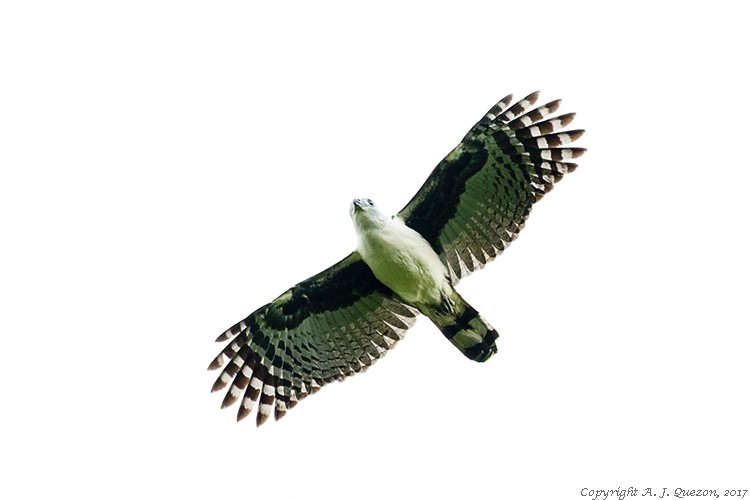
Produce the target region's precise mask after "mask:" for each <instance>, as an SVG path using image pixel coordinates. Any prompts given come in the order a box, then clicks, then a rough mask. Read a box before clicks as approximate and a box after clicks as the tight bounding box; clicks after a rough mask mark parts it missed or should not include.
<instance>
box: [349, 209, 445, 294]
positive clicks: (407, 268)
mask: <svg viewBox="0 0 750 500" xmlns="http://www.w3.org/2000/svg"><path fill="white" fill-rule="evenodd" d="M355 227H356V229H357V235H358V236H359V244H358V246H357V250H358V251H359V253H360V255H361V256H362V260H364V261H365V263H366V264H367V265H368V266H370V269H372V272H373V274H375V277H377V278H378V279H379V280H380V281H381V282H382V283H383V284H384V285H386V286H387V287H388V288H390V289H391V290H393V291H394V292H396V293H397V294H398V295H399V296H400V297H401V298H402V299H404V300H405V301H407V302H409V303H410V304H413V305H417V304H437V303H439V302H440V301H441V295H443V294H446V293H447V292H448V291H449V290H450V284H449V281H448V279H447V271H446V269H445V266H443V263H442V262H441V261H440V258H439V257H438V255H437V254H436V253H435V251H434V250H433V249H432V247H431V246H430V244H429V243H427V241H425V239H424V238H422V235H420V234H419V233H417V232H416V231H414V230H413V229H411V228H409V227H407V226H406V225H405V224H404V222H403V221H402V220H401V219H399V218H397V217H396V218H391V219H387V220H386V221H383V222H382V223H381V224H374V225H371V224H360V223H359V221H358V220H355Z"/></svg>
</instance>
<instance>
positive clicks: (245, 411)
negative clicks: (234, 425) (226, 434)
mask: <svg viewBox="0 0 750 500" xmlns="http://www.w3.org/2000/svg"><path fill="white" fill-rule="evenodd" d="M250 413H251V410H248V409H247V408H245V407H244V406H242V405H240V408H239V410H237V422H239V421H240V420H242V419H243V418H245V417H247V416H248V415H250Z"/></svg>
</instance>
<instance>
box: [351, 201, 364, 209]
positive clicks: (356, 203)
mask: <svg viewBox="0 0 750 500" xmlns="http://www.w3.org/2000/svg"><path fill="white" fill-rule="evenodd" d="M352 210H354V211H355V212H356V211H358V210H362V202H361V201H359V200H358V199H357V200H354V201H353V202H352Z"/></svg>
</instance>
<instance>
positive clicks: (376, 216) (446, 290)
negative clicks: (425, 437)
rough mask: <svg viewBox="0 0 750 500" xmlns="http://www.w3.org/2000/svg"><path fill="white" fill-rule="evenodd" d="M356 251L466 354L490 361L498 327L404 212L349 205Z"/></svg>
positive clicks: (364, 203)
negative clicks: (466, 295)
mask: <svg viewBox="0 0 750 500" xmlns="http://www.w3.org/2000/svg"><path fill="white" fill-rule="evenodd" d="M350 213H351V215H352V220H353V221H354V227H355V229H356V231H357V241H358V244H357V251H358V252H359V255H360V257H361V258H362V260H363V261H364V262H365V264H367V266H368V267H369V268H370V269H371V270H372V273H373V274H374V275H375V277H376V278H377V279H378V281H380V282H381V283H383V284H384V285H385V286H387V287H388V288H390V289H391V290H392V291H393V292H394V293H395V294H396V295H398V297H400V298H401V299H402V300H403V301H404V302H405V303H406V304H408V305H410V306H413V307H416V308H417V309H418V310H419V312H421V313H422V314H424V315H425V316H427V317H428V318H430V320H432V322H433V323H434V324H435V326H437V327H438V328H439V329H440V331H442V332H443V334H444V335H445V336H446V338H447V339H448V340H450V341H451V343H453V345H455V346H456V347H457V348H458V349H459V350H460V351H461V352H463V353H464V355H465V356H467V357H469V358H471V359H475V360H477V361H486V360H487V359H488V358H489V357H490V356H492V354H494V353H495V352H497V348H496V347H495V344H494V341H495V339H496V338H497V337H498V335H497V332H496V331H495V329H494V328H492V327H491V326H490V325H489V323H487V322H486V321H485V320H484V318H482V317H481V316H479V313H477V311H476V310H475V309H474V308H473V307H471V306H470V305H469V304H468V303H467V302H466V301H465V300H464V299H463V297H461V296H460V295H459V294H458V292H456V290H455V289H454V288H453V285H451V282H450V277H449V273H448V270H447V269H446V267H445V265H444V264H443V262H442V261H441V260H440V257H439V256H438V254H437V253H435V250H433V249H432V247H431V246H430V244H429V243H428V242H427V240H425V239H424V238H423V237H422V235H421V234H419V233H418V232H416V231H415V230H413V229H412V228H410V227H408V226H407V225H406V224H404V221H403V220H401V218H400V217H397V216H393V217H386V216H385V215H383V214H382V213H381V212H380V211H379V210H378V208H377V207H376V206H375V204H374V203H373V202H372V200H370V199H357V200H354V201H353V202H352V208H351V210H350Z"/></svg>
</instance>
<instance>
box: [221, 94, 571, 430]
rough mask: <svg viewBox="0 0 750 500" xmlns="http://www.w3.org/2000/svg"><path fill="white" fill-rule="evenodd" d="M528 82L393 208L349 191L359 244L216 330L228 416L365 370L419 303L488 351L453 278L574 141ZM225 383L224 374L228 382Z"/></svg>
mask: <svg viewBox="0 0 750 500" xmlns="http://www.w3.org/2000/svg"><path fill="white" fill-rule="evenodd" d="M537 97H538V93H537V92H535V93H533V94H530V95H528V96H526V97H525V98H524V99H522V100H520V101H518V102H517V103H515V104H513V105H512V106H511V105H510V103H511V99H512V98H511V96H507V97H506V98H505V99H503V100H501V101H500V102H498V103H497V104H496V105H495V106H494V107H492V109H490V110H489V111H488V112H487V113H486V114H485V115H484V116H483V117H482V119H481V120H480V121H479V122H478V123H477V124H476V125H474V127H472V129H471V130H470V131H469V133H468V134H466V136H465V137H464V138H463V140H462V141H461V142H460V143H459V144H458V146H456V147H455V148H454V149H453V150H452V151H451V152H450V153H449V154H448V155H447V156H446V157H445V158H444V159H443V160H442V161H441V162H440V163H439V164H438V165H437V167H435V169H434V170H433V171H432V173H431V174H430V176H429V177H428V178H427V181H426V182H425V183H424V185H423V186H422V187H421V188H420V189H419V191H418V192H417V194H416V195H415V196H414V197H413V198H412V199H411V201H409V203H408V204H407V205H406V206H405V207H404V208H403V209H402V210H401V211H400V212H399V213H398V214H396V215H394V216H393V217H387V216H385V215H383V214H382V213H381V212H380V211H379V210H378V209H377V208H376V207H375V205H374V204H373V203H372V201H371V200H369V199H358V200H354V202H353V204H352V207H351V215H352V219H353V221H354V225H355V229H356V232H357V236H358V244H357V249H356V250H355V251H354V252H352V253H350V254H349V255H348V256H347V257H345V258H344V259H342V260H341V261H339V262H338V263H336V264H334V265H333V266H331V267H330V268H328V269H326V270H324V271H322V272H320V273H318V274H317V275H315V276H312V277H311V278H308V279H306V280H304V281H302V282H300V283H298V284H297V285H295V286H293V287H292V288H290V289H288V290H287V291H285V292H284V293H282V294H281V295H279V296H278V297H277V298H276V299H274V300H273V301H271V302H269V303H268V304H266V305H264V306H262V307H260V308H259V309H257V310H256V311H254V312H253V313H251V314H250V315H249V316H247V317H246V318H245V319H243V320H242V321H240V322H239V323H236V324H235V325H234V326H232V327H231V328H229V329H228V330H226V331H225V332H224V333H222V334H221V335H219V337H218V338H217V339H216V340H217V341H221V342H224V341H230V342H229V343H228V344H227V345H226V346H225V347H224V349H222V351H221V352H220V353H219V355H218V356H216V357H215V358H214V360H213V361H212V362H211V364H210V365H209V369H217V368H220V367H222V366H223V367H224V368H223V370H222V371H221V373H220V374H219V376H218V378H217V379H216V382H215V383H214V386H213V389H212V390H214V391H217V390H220V389H224V388H225V387H227V386H229V388H228V389H227V392H226V395H225V397H224V400H223V401H222V407H226V406H229V405H231V404H233V403H235V402H236V401H241V404H240V408H239V410H238V412H237V418H238V420H239V419H242V418H244V417H246V416H247V415H249V414H250V413H251V411H252V410H253V408H255V407H256V405H257V408H258V411H257V417H256V422H257V424H258V425H260V424H262V423H263V422H265V421H266V420H267V419H268V417H269V416H270V415H271V412H272V411H273V412H274V415H275V417H276V418H277V419H279V418H281V417H282V416H283V415H285V414H286V412H287V411H288V410H289V409H290V408H292V407H294V406H295V405H296V404H297V403H298V402H299V401H300V400H301V399H303V398H305V397H307V396H308V395H309V394H312V393H314V392H316V391H317V390H318V389H319V388H320V387H321V386H323V385H324V384H327V383H329V382H331V381H333V380H343V379H344V378H345V377H347V376H349V375H352V374H354V373H358V372H360V371H363V370H365V369H366V368H368V367H369V366H370V365H372V364H373V363H374V362H375V361H376V360H377V359H379V358H380V357H382V356H383V355H384V354H385V353H386V352H388V350H390V349H391V348H392V347H393V346H394V345H395V344H396V343H397V342H398V341H399V340H400V339H401V338H403V335H404V333H405V332H406V330H407V329H408V328H409V327H411V326H412V325H413V324H414V321H415V318H416V316H417V315H418V314H419V313H422V314H424V315H425V316H427V317H428V318H429V319H430V320H431V321H432V322H433V323H434V324H435V325H436V326H437V327H438V329H440V331H441V332H442V333H443V335H444V336H445V337H446V338H447V339H448V340H450V342H451V343H452V344H453V345H454V346H455V347H456V348H458V349H459V350H460V351H461V352H462V353H463V354H464V355H465V356H466V357H468V358H470V359H472V360H474V361H485V360H487V359H488V358H489V357H490V356H492V355H493V354H494V353H495V352H497V347H496V345H495V340H496V339H497V338H498V334H497V332H496V331H495V329H494V328H493V327H492V326H490V324H489V323H488V322H487V321H486V320H485V319H484V318H483V317H482V316H481V315H480V314H479V313H478V312H477V311H476V309H474V308H473V307H471V306H470V305H469V304H468V303H467V302H466V301H465V300H464V299H463V297H461V295H459V294H458V292H457V291H456V289H455V286H456V285H457V284H458V282H459V281H460V279H462V278H463V277H465V276H468V275H469V274H470V273H471V272H473V271H474V270H476V269H479V268H481V267H483V266H484V265H485V264H487V263H488V262H489V261H491V260H492V259H494V258H495V257H496V256H498V255H499V254H500V253H501V252H502V251H503V250H504V249H505V248H506V247H507V246H508V245H509V244H510V242H511V241H513V240H514V239H515V238H516V236H517V235H518V233H519V231H520V230H521V229H522V228H523V226H524V224H525V222H526V219H527V217H528V215H529V212H530V211H531V207H532V205H533V204H534V203H535V202H537V201H538V200H540V199H541V198H542V197H543V196H544V194H545V193H547V192H548V191H549V190H551V189H552V187H553V185H554V184H555V183H556V182H557V181H559V180H560V179H561V178H562V177H563V175H564V174H566V173H568V172H571V171H573V170H574V169H575V168H576V166H577V165H576V164H575V163H570V162H569V161H568V160H570V159H572V158H577V157H578V156H580V155H581V154H583V152H584V151H585V150H584V149H582V148H570V147H561V146H564V145H566V144H568V143H570V142H573V141H575V140H576V139H578V138H579V137H580V136H581V135H582V134H583V131H582V130H569V131H561V129H562V128H564V127H565V126H567V125H568V124H569V123H570V122H571V121H572V120H573V117H574V114H572V113H569V114H565V115H559V116H554V117H551V116H550V115H551V114H552V113H554V112H555V111H556V110H557V108H558V106H559V104H560V101H551V102H549V103H547V104H545V105H543V106H539V107H536V108H533V109H532V106H533V105H534V103H535V102H536V100H537ZM230 384H231V385H230Z"/></svg>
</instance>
